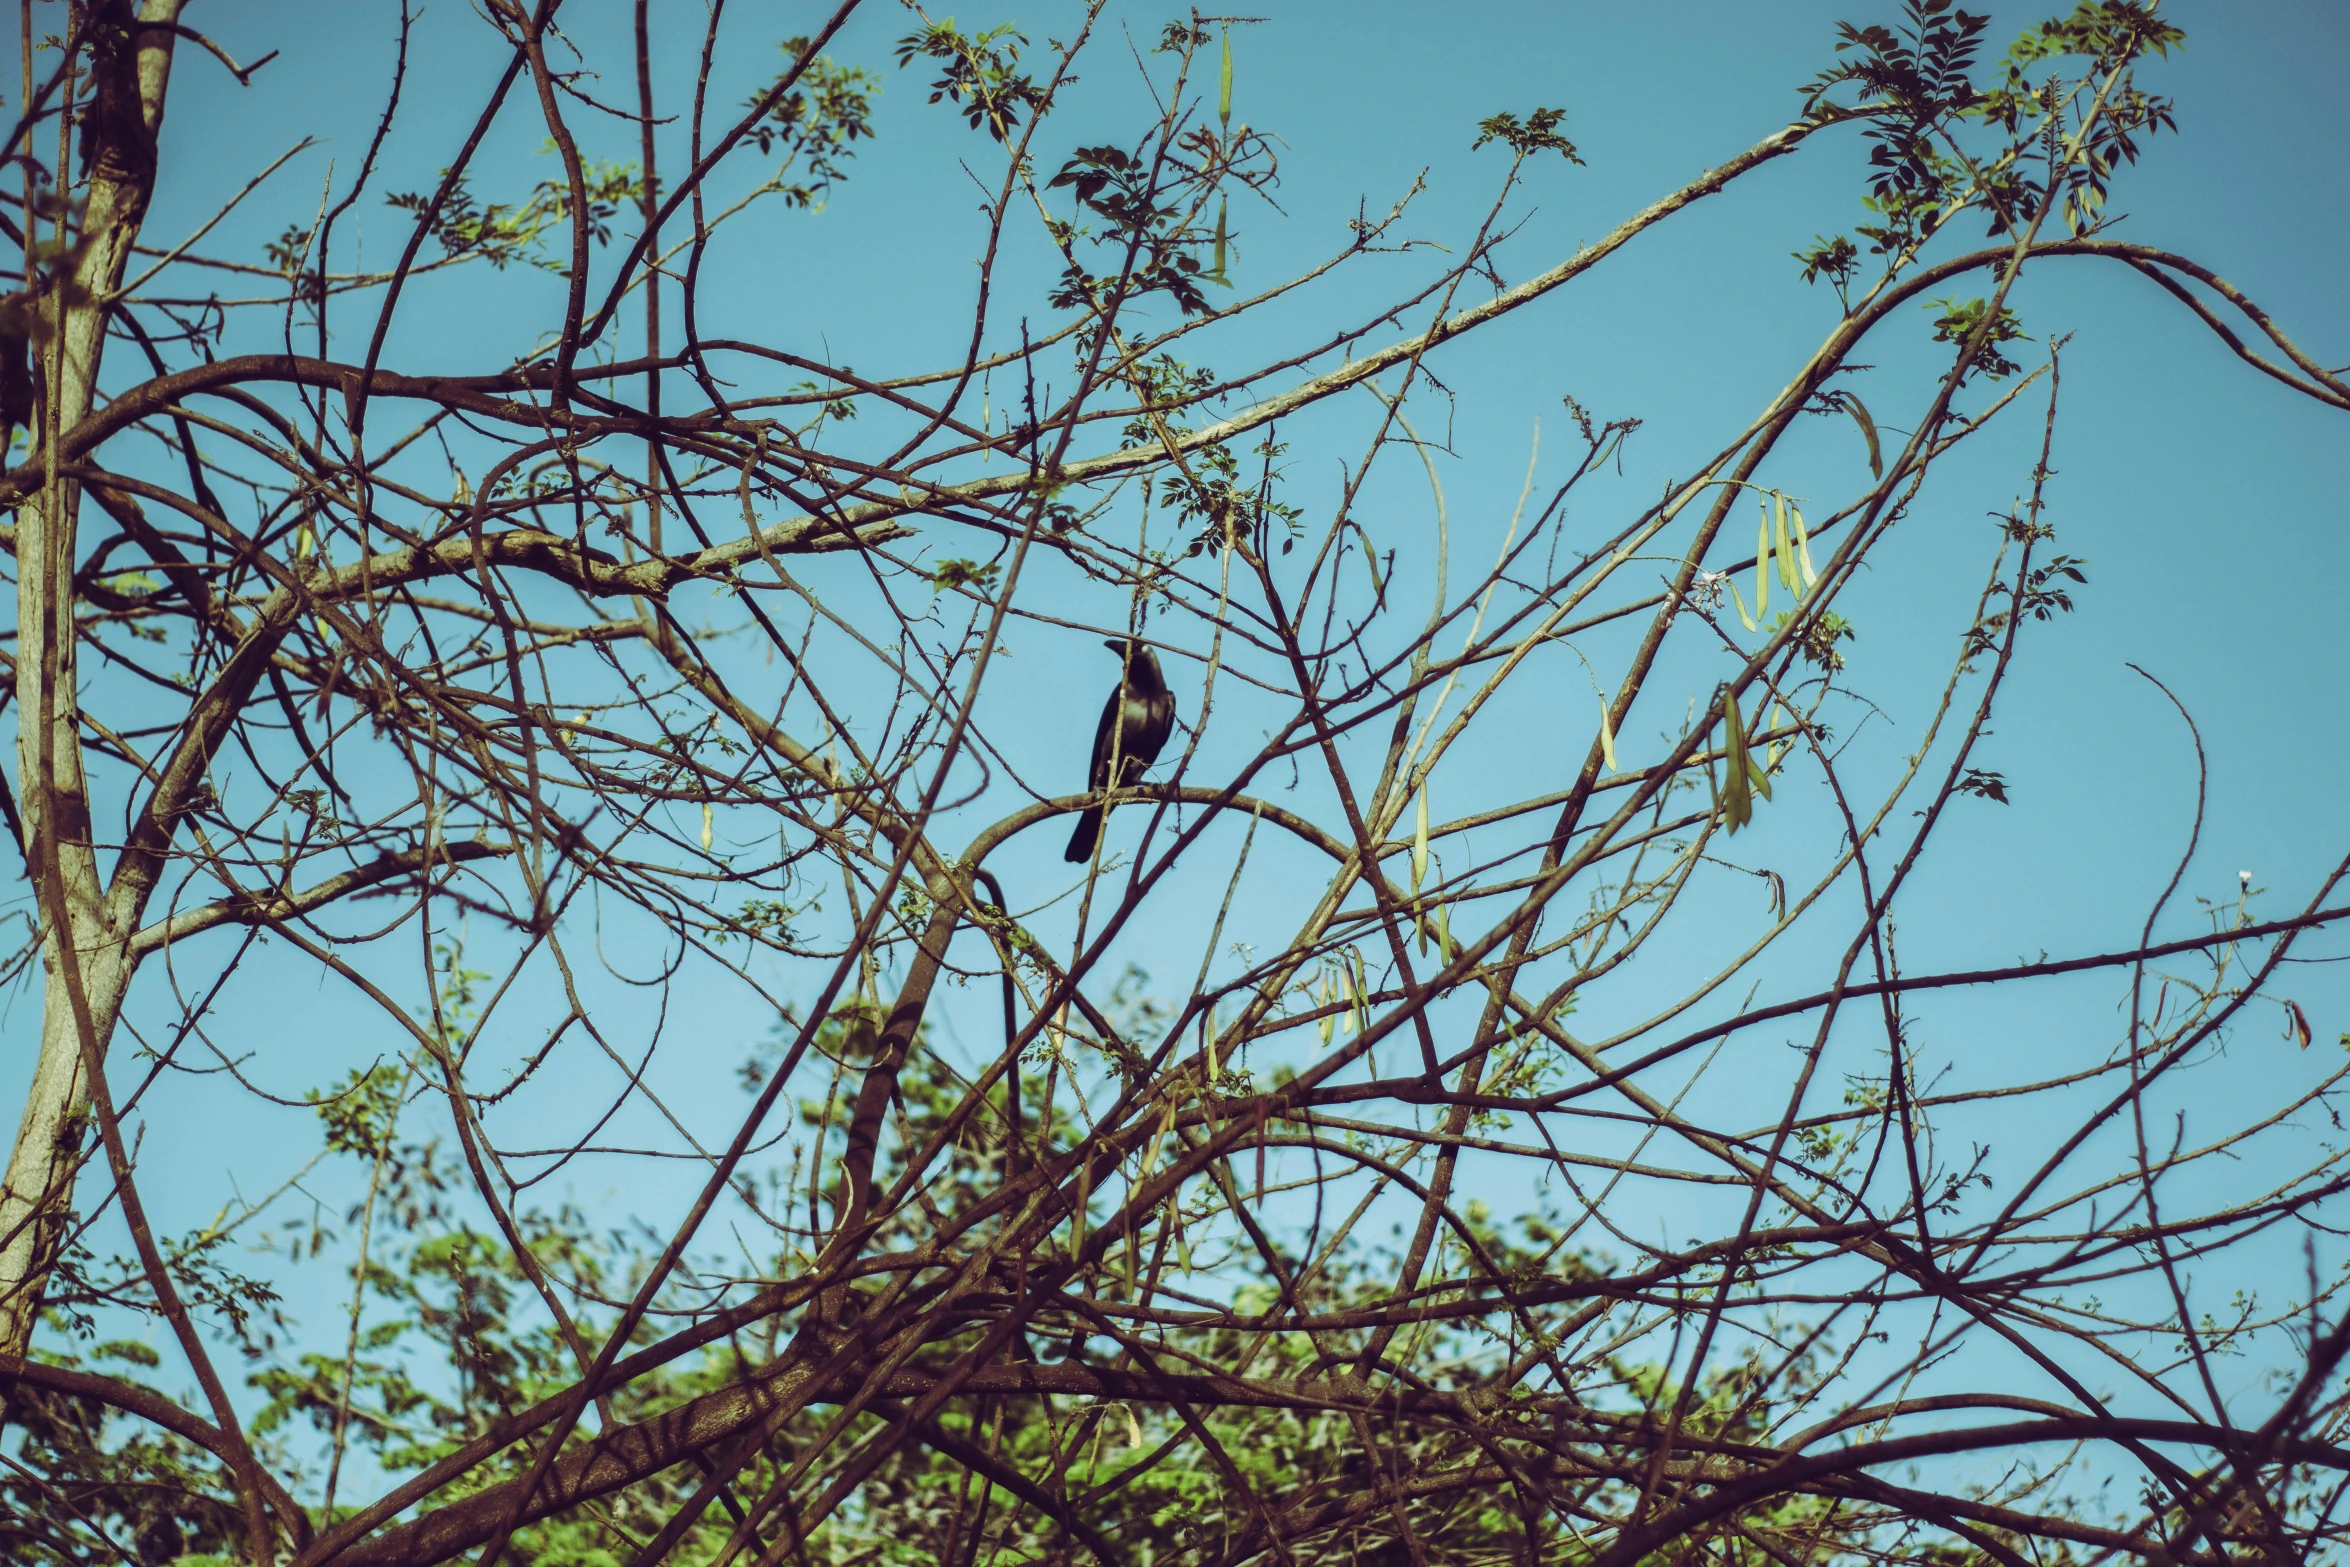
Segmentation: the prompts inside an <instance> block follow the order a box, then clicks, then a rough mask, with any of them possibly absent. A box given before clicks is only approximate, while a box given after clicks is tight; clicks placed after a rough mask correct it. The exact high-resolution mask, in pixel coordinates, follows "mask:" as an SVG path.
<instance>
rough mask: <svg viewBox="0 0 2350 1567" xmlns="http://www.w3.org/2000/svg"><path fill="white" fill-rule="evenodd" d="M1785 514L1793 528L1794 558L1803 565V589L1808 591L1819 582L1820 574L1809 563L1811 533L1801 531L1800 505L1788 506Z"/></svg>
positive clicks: (1801, 511)
mask: <svg viewBox="0 0 2350 1567" xmlns="http://www.w3.org/2000/svg"><path fill="white" fill-rule="evenodd" d="M1787 515H1788V518H1789V520H1790V521H1791V522H1792V523H1793V524H1794V528H1795V558H1796V560H1797V561H1798V562H1800V563H1801V564H1802V566H1803V590H1804V591H1805V592H1806V593H1809V592H1810V591H1811V590H1812V589H1813V588H1816V587H1818V586H1819V584H1820V574H1819V573H1818V572H1817V571H1816V570H1814V569H1813V568H1812V563H1811V535H1810V534H1808V533H1806V532H1804V531H1803V508H1802V507H1800V506H1790V507H1788V508H1787Z"/></svg>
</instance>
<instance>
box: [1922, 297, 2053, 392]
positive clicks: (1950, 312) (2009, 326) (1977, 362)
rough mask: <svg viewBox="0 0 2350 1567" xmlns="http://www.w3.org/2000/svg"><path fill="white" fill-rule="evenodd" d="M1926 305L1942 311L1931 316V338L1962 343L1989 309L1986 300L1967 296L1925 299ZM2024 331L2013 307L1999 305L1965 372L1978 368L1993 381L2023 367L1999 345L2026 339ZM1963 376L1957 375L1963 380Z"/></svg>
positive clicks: (1979, 326) (1976, 327) (1968, 372)
mask: <svg viewBox="0 0 2350 1567" xmlns="http://www.w3.org/2000/svg"><path fill="white" fill-rule="evenodd" d="M1926 308H1927V309H1929V310H1939V311H1941V312H1942V313H1941V314H1940V315H1938V316H1936V317H1935V318H1934V341H1935V342H1937V343H1957V344H1961V345H1964V344H1965V343H1966V341H1967V340H1968V339H1969V338H1971V337H1973V336H1974V335H1975V332H1976V331H1977V329H1979V328H1981V327H1982V325H1983V318H1984V317H1985V315H1987V314H1988V313H1989V311H1990V309H1991V304H1990V301H1988V300H1983V299H1969V300H1965V301H1952V300H1948V299H1929V300H1927V301H1926ZM2030 341H2031V339H2030V338H2029V337H2027V336H2025V334H2024V326H2023V320H2022V318H2021V317H2019V316H2018V315H2017V314H2016V313H2015V312H2014V311H2013V310H2010V309H2008V308H2007V307H2006V306H2004V305H2002V306H2000V308H1999V318H1998V319H1997V320H1996V321H1994V322H1992V323H1991V327H1990V330H1989V331H1987V332H1985V333H1984V334H1983V341H1982V342H1981V344H1979V345H1978V346H1977V347H1976V349H1975V351H1974V358H1973V359H1972V360H1971V361H1969V363H1968V365H1967V367H1966V374H1967V375H1971V374H1973V373H1974V372H1975V371H1977V370H1980V371H1982V372H1983V374H1985V375H1987V376H1989V377H1990V378H1991V379H1992V380H1994V381H2004V380H2006V379H2007V378H2008V377H2009V376H2011V375H2014V374H2015V373H2016V372H2017V371H2018V370H2020V369H2022V368H2023V367H2022V366H2021V365H2019V364H2017V363H2016V362H2015V361H2014V360H2012V359H2010V358H2008V357H2007V356H2006V355H2005V354H2003V353H2001V352H2000V351H1999V349H2000V347H2001V345H2002V344H2006V343H2016V342H2030ZM1964 380H1965V376H1964V375H1962V376H1961V377H1960V381H1961V382H1962V384H1963V382H1964Z"/></svg>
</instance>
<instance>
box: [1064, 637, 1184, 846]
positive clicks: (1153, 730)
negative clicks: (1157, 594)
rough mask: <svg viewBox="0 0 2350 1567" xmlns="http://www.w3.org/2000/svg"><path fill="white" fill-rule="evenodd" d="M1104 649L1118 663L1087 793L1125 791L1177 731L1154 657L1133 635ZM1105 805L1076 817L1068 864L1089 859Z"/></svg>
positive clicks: (1112, 640)
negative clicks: (1114, 769)
mask: <svg viewBox="0 0 2350 1567" xmlns="http://www.w3.org/2000/svg"><path fill="white" fill-rule="evenodd" d="M1102 646H1104V647H1106V648H1108V649H1109V650H1110V651H1111V652H1113V653H1116V654H1117V655H1119V661H1120V664H1121V666H1122V667H1121V670H1120V676H1119V680H1118V688H1117V689H1116V690H1114V691H1112V692H1111V693H1110V699H1109V701H1107V702H1105V703H1103V704H1102V720H1101V722H1100V723H1099V724H1097V725H1096V726H1095V727H1094V731H1093V767H1092V770H1091V771H1090V772H1089V773H1088V774H1087V780H1086V787H1087V788H1088V789H1110V788H1118V789H1124V788H1127V787H1128V786H1130V785H1132V784H1133V783H1134V782H1135V781H1136V780H1137V779H1139V778H1141V777H1142V770H1143V769H1144V768H1146V767H1148V766H1150V764H1151V763H1152V762H1153V761H1155V760H1156V759H1157V757H1158V754H1159V750H1160V748H1161V747H1163V746H1164V745H1166V743H1167V736H1169V735H1170V734H1172V733H1174V731H1175V693H1174V692H1172V691H1169V690H1168V689H1167V677H1166V676H1165V675H1163V674H1161V673H1160V672H1159V660H1158V656H1157V655H1156V654H1154V653H1152V652H1151V650H1150V649H1149V648H1147V647H1145V646H1143V645H1142V643H1141V642H1139V641H1137V640H1136V639H1134V638H1133V637H1112V638H1110V639H1109V640H1108V641H1106V642H1104V643H1103V644H1102ZM1113 756H1114V757H1115V758H1116V760H1117V764H1118V776H1117V777H1116V778H1114V779H1113V778H1112V777H1111V776H1110V762H1111V759H1112V758H1113ZM1107 809H1108V807H1107V806H1106V805H1089V806H1087V807H1086V808H1085V809H1084V811H1083V812H1081V813H1080V814H1079V815H1078V818H1077V830H1076V831H1075V832H1073V833H1071V834H1070V835H1069V849H1068V852H1067V853H1066V854H1064V855H1063V856H1062V858H1063V859H1065V860H1067V861H1069V863H1071V864H1072V865H1074V864H1076V863H1078V862H1080V861H1083V860H1090V859H1092V858H1093V850H1094V845H1095V844H1097V843H1099V842H1100V841H1101V836H1102V816H1103V814H1104V812H1105V811H1107Z"/></svg>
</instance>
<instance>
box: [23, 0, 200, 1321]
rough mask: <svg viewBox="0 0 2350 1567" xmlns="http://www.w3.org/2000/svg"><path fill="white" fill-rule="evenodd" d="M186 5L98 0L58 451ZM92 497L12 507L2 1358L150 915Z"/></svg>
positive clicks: (97, 343) (149, 166)
mask: <svg viewBox="0 0 2350 1567" xmlns="http://www.w3.org/2000/svg"><path fill="white" fill-rule="evenodd" d="M184 4H185V0H145V3H143V4H141V5H140V6H139V7H138V8H137V9H136V11H135V12H134V11H133V9H132V7H131V6H130V5H129V4H127V3H126V0H111V3H101V4H94V5H92V6H91V7H90V8H89V12H88V14H87V16H86V19H85V24H84V37H85V42H86V47H87V51H88V61H89V63H88V67H87V81H88V84H89V90H88V92H87V94H86V95H85V97H84V99H83V101H84V103H85V104H86V105H87V109H86V112H85V113H84V115H83V118H82V134H83V135H84V136H85V137H88V138H91V145H90V148H89V152H90V156H89V160H88V168H89V171H90V176H89V192H88V196H89V201H88V206H87V208H86V211H85V216H84V218H83V224H82V236H81V237H82V238H83V239H84V240H86V241H87V243H86V245H85V248H84V249H83V250H82V252H81V255H80V258H79V262H78V264H77V265H76V267H75V269H74V275H73V279H72V286H71V287H67V288H55V287H53V288H51V289H50V290H49V291H48V295H47V298H46V299H45V300H44V301H43V304H42V309H43V313H44V314H45V315H46V316H47V317H48V319H49V320H50V321H52V322H53V323H55V325H56V332H55V335H54V336H53V338H52V340H51V341H50V342H49V343H48V345H47V346H46V347H45V348H44V350H43V355H42V363H43V368H44V371H45V374H44V377H43V379H44V387H43V393H44V395H43V399H42V407H41V409H40V411H39V413H38V414H37V415H36V418H37V420H38V425H37V434H38V437H39V438H40V439H42V440H44V441H45V442H48V443H50V449H51V450H54V441H55V437H56V435H57V433H58V432H60V431H63V430H69V429H71V428H72V427H73V426H74V425H75V424H77V423H78V422H80V420H81V419H82V418H83V417H84V416H85V415H86V414H88V412H89V411H90V407H91V404H92V402H93V400H94V398H95V395H96V392H97V385H98V370H99V359H100V356H101V354H102V353H103V351H104V348H105V337H106V332H105V327H106V316H107V313H108V311H109V310H110V309H111V308H112V305H113V302H114V291H115V290H116V289H118V288H120V287H121V286H122V280H123V277H124V275H125V269H126V267H127V265H128V263H129V261H130V259H131V247H132V246H133V244H135V243H136V242H137V240H138V236H139V228H140V225H141V223H142V222H143V221H144V219H145V217H146V214H147V204H148V200H149V197H150V196H151V195H152V194H153V191H154V185H155V138H156V131H157V130H158V128H159V127H160V126H161V124H162V120H163V101H164V91H165V88H166V86H167V85H168V82H169V79H170V71H171V46H172V38H173V34H172V31H171V24H172V23H174V22H176V21H177V20H178V18H179V13H180V11H181V9H182V7H183V6H184ZM64 174H65V171H63V170H60V171H59V177H60V179H62V178H63V177H64ZM80 505H81V492H80V487H79V486H78V485H76V484H73V483H71V482H70V481H66V480H62V479H56V478H52V479H51V481H50V482H49V483H48V484H47V485H45V486H44V487H43V488H42V489H41V490H40V491H39V492H38V493H37V494H35V495H34V496H32V497H30V498H29V499H28V500H27V501H26V502H25V503H24V505H23V506H22V507H20V508H19V510H18V512H17V648H16V659H17V662H16V701H17V780H18V791H17V794H18V798H19V800H20V801H21V802H22V810H23V819H24V833H25V853H26V859H27V862H28V863H29V864H30V866H31V868H32V873H33V880H34V885H33V892H34V896H35V899H36V901H37V905H38V907H39V909H40V913H41V924H42V930H43V938H44V939H43V947H42V981H43V988H42V998H41V1051H40V1056H39V1058H38V1060H37V1061H36V1063H35V1065H34V1068H33V1081H32V1085H31V1088H30V1089H29V1090H28V1092H27V1093H26V1096H25V1107H24V1113H23V1116H22V1117H21V1118H20V1120H19V1122H18V1124H17V1134H16V1142H15V1145H14V1146H13V1148H12V1149H11V1150H10V1153H9V1158H8V1169H7V1175H6V1179H5V1184H4V1185H0V1355H20V1354H22V1353H24V1351H25V1347H26V1345H27V1343H28V1342H29V1341H30V1339H31V1337H32V1331H33V1326H34V1324H35V1322H37V1321H38V1320H39V1317H40V1310H41V1295H42V1290H43V1287H44V1285H45V1284H46V1283H47V1281H48V1276H49V1273H50V1271H51V1269H52V1268H53V1267H54V1266H55V1264H56V1260H57V1246H58V1242H59V1241H60V1239H61V1238H62V1236H63V1234H64V1231H65V1225H66V1219H67V1217H68V1216H69V1214H70V1212H71V1204H72V1195H73V1191H72V1188H73V1177H74V1174H75V1171H76V1170H77V1168H78V1167H79V1162H80V1156H81V1155H80V1150H81V1145H82V1142H83V1140H84V1139H83V1137H82V1128H83V1122H84V1120H85V1119H86V1117H87V1114H88V1102H89V1085H88V1084H87V1083H86V1082H85V1081H84V1080H83V1076H82V1069H81V1062H82V1031H83V1029H85V1028H87V1029H88V1030H89V1031H90V1033H91V1035H92V1037H93V1039H94V1041H95V1043H96V1045H97V1047H98V1050H99V1051H100V1052H101V1053H102V1052H103V1051H104V1050H105V1048H106V1044H107V1041H108V1040H109V1039H111V1038H112V1036H113V1033H114V1024H115V1019H116V1017H117V1016H118V1015H119V1013H120V1010H121V1005H122V999H123V995H124V993H125V991H126V990H127V989H128V988H129V982H130V975H131V971H132V966H133V965H132V960H131V958H130V956H129V954H128V952H127V951H126V948H125V943H126V941H127V939H128V937H129V935H130V932H131V928H132V927H133V926H135V924H136V922H137V917H138V913H139V912H140V911H139V910H137V909H131V908H117V909H112V910H110V909H109V908H108V906H107V901H106V895H105V885H104V882H103V880H102V878H101V874H100V870H99V865H98V855H97V849H96V846H95V845H94V844H93V843H92V841H91V834H90V802H89V790H88V784H87V780H86V778H85V776H84V773H83V765H82V748H81V730H80V718H79V709H78V701H77V687H76V679H75V671H76V662H77V661H76V657H75V635H74V618H73V617H74V594H73V573H74V563H75V560H76V558H77V538H76V534H77V523H78V517H79V511H80ZM68 965H71V970H70V977H71V981H73V982H69V972H68V967H67V966H68ZM77 988H78V989H79V990H80V991H81V996H80V998H79V1002H80V1004H79V1005H78V1006H77V1004H76V997H75V996H74V995H73V993H72V992H73V991H74V990H75V989H77ZM84 1008H86V1012H85V1011H84V1010H83V1009H84Z"/></svg>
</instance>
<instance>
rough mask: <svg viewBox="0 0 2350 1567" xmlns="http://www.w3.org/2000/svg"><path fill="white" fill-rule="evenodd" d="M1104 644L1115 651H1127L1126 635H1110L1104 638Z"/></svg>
mask: <svg viewBox="0 0 2350 1567" xmlns="http://www.w3.org/2000/svg"><path fill="white" fill-rule="evenodd" d="M1102 646H1103V647H1106V648H1108V649H1109V650H1110V651H1111V652H1113V653H1123V652H1125V651H1126V639H1125V638H1124V637H1108V638H1105V639H1104V640H1103V642H1102Z"/></svg>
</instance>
